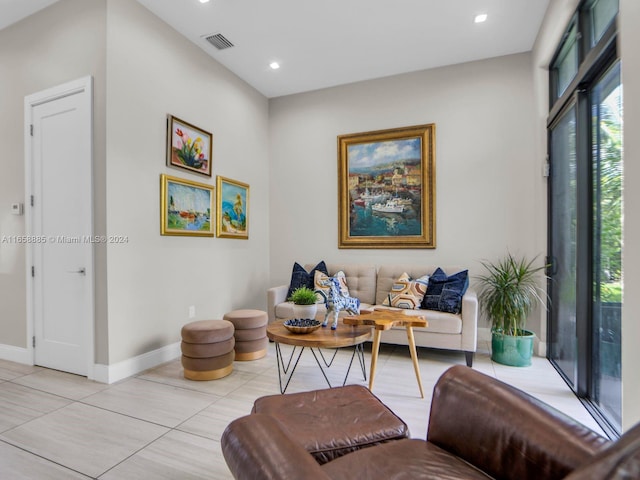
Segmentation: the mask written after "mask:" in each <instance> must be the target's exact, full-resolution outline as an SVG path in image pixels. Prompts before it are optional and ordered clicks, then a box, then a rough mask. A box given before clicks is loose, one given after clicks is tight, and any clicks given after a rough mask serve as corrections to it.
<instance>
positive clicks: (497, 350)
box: [491, 330, 535, 367]
mask: <svg viewBox="0 0 640 480" xmlns="http://www.w3.org/2000/svg"><path fill="white" fill-rule="evenodd" d="M523 333H524V335H523V336H521V337H513V336H511V335H503V334H502V333H497V332H493V333H492V335H491V360H493V361H494V362H498V363H501V364H503V365H509V366H511V367H528V366H529V365H531V357H532V356H533V339H534V338H535V335H534V334H533V333H532V332H529V331H528V330H523Z"/></svg>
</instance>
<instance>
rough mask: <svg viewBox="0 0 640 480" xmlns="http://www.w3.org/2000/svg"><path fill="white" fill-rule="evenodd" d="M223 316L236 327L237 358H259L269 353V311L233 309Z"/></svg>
mask: <svg viewBox="0 0 640 480" xmlns="http://www.w3.org/2000/svg"><path fill="white" fill-rule="evenodd" d="M223 318H224V319H225V320H228V321H230V322H231V323H233V326H234V328H235V332H234V334H233V335H234V337H235V339H236V346H235V350H236V360H257V359H259V358H262V357H264V356H265V355H266V354H267V344H268V343H269V340H268V339H267V323H268V322H269V317H268V316H267V312H263V311H262V310H249V309H246V310H233V311H231V312H228V313H225V314H224V317H223Z"/></svg>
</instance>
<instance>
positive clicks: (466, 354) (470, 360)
mask: <svg viewBox="0 0 640 480" xmlns="http://www.w3.org/2000/svg"><path fill="white" fill-rule="evenodd" d="M464 358H465V359H466V360H467V367H469V368H471V367H472V366H473V352H464Z"/></svg>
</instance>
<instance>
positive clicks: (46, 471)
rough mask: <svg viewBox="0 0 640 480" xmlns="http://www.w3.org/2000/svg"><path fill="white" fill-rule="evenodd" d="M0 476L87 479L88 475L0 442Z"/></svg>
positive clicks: (15, 479)
mask: <svg viewBox="0 0 640 480" xmlns="http://www.w3.org/2000/svg"><path fill="white" fill-rule="evenodd" d="M0 478H2V479H6V480H88V479H89V478H90V477H87V476H85V475H81V474H79V473H77V472H74V471H73V470H69V469H68V468H65V467H63V466H60V465H56V464H55V463H53V462H50V461H48V460H45V459H44V458H40V457H37V456H35V455H32V454H30V453H28V452H25V451H23V450H20V449H19V448H16V447H14V446H12V445H9V444H6V443H4V442H0Z"/></svg>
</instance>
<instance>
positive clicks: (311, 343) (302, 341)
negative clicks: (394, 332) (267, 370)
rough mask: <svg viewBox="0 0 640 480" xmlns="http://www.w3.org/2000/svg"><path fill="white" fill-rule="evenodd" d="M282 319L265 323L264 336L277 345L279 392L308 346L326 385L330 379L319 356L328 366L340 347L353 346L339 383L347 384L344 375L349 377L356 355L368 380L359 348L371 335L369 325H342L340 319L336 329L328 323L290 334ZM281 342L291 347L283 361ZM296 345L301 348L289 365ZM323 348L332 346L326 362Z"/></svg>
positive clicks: (362, 352)
mask: <svg viewBox="0 0 640 480" xmlns="http://www.w3.org/2000/svg"><path fill="white" fill-rule="evenodd" d="M284 322H285V320H279V321H276V322H273V323H270V324H269V325H267V337H269V339H271V340H273V341H274V342H275V344H276V362H277V364H278V380H279V382H280V393H284V392H285V391H286V390H287V387H288V386H289V382H290V381H291V377H293V373H294V372H295V370H296V367H297V366H298V362H299V361H300V356H301V355H302V352H303V351H304V349H305V348H308V349H309V350H311V353H313V358H315V360H316V363H317V364H318V367H319V368H320V371H321V372H322V375H323V376H324V379H325V380H326V381H327V384H328V385H329V387H330V388H331V382H329V379H328V378H327V374H326V372H325V369H324V368H323V366H322V364H321V363H320V359H319V357H320V358H321V359H322V362H323V363H324V365H325V367H326V368H329V367H331V365H332V364H333V360H334V359H335V357H336V354H337V353H338V349H339V348H344V347H353V354H352V355H351V361H350V362H349V367H348V368H347V373H346V375H345V377H344V382H343V383H342V385H345V384H346V383H347V377H348V376H349V371H350V370H351V365H352V364H353V359H354V358H355V356H356V355H357V356H358V360H359V362H360V367H361V368H362V373H363V375H364V379H365V380H366V379H367V373H366V367H365V362H364V350H363V348H362V344H363V342H365V341H366V340H369V339H370V338H371V328H370V327H365V326H351V325H344V324H343V323H342V322H339V323H338V328H337V329H336V330H331V328H330V327H329V326H327V327H320V328H318V329H317V330H315V331H313V332H311V333H292V332H290V331H289V330H287V328H286V327H285V326H284V325H283V323H284ZM281 344H284V345H292V346H293V350H292V352H291V355H290V356H289V359H288V360H287V361H286V362H285V361H284V358H283V357H282V350H281V348H280V345H281ZM298 348H300V350H299V351H298V356H297V358H296V360H295V363H294V364H293V367H292V365H291V362H292V360H293V358H294V356H295V353H296V350H298ZM322 348H324V349H334V352H333V356H332V357H331V359H330V360H328V361H327V359H326V358H325V356H324V354H323V353H322V351H321V349H322ZM291 367H292V368H291ZM290 368H291V369H290ZM287 374H288V376H287ZM283 377H284V378H283ZM283 380H286V383H285V385H284V387H283V386H282V382H283Z"/></svg>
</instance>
